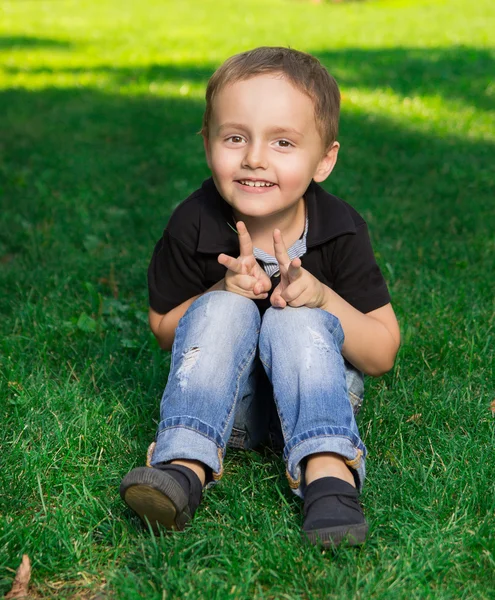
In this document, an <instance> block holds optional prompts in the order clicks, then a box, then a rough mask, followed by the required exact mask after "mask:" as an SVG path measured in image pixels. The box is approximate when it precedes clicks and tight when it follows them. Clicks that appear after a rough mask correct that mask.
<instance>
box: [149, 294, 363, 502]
mask: <svg viewBox="0 0 495 600" xmlns="http://www.w3.org/2000/svg"><path fill="white" fill-rule="evenodd" d="M343 341H344V333H343V330H342V327H341V325H340V321H339V320H338V318H337V317H335V316H334V315H332V314H330V313H328V312H326V311H325V310H323V309H319V308H307V307H300V308H292V307H289V306H287V307H286V308H283V309H281V308H273V307H271V308H269V309H268V310H267V311H266V312H265V314H264V316H263V317H261V316H260V313H259V310H258V308H257V306H256V304H255V303H254V302H253V301H252V300H249V299H248V298H245V297H243V296H240V295H238V294H233V293H231V292H225V291H214V292H208V293H206V294H204V295H203V296H200V297H199V298H198V299H197V300H195V302H194V303H193V304H192V305H191V306H190V307H189V308H188V310H187V311H186V313H185V314H184V316H183V317H182V318H181V319H180V321H179V323H178V325H177V328H176V331H175V341H174V345H173V348H172V358H171V365H170V373H169V377H168V381H167V386H166V388H165V391H164V393H163V397H162V401H161V405H160V423H159V426H158V432H157V436H156V446H155V448H154V451H153V455H152V458H151V465H154V464H157V463H159V462H166V461H171V460H174V459H190V460H199V461H201V462H202V463H204V464H205V465H207V466H208V467H210V468H211V469H212V472H213V479H214V480H218V479H220V478H221V476H222V471H223V458H224V455H225V451H226V447H227V445H228V442H229V439H231V442H233V443H231V445H234V446H237V447H240V446H242V447H252V446H255V445H257V444H258V443H261V442H263V441H266V437H267V435H271V436H272V442H273V441H276V440H275V438H276V437H277V428H275V430H274V429H273V427H271V425H272V426H273V421H274V419H273V417H274V411H273V410H272V406H275V407H276V415H275V416H276V420H275V423H276V425H278V431H279V432H281V434H282V436H283V448H284V449H283V457H284V461H285V464H286V470H287V478H288V480H289V484H290V486H291V488H292V489H293V491H294V492H295V493H296V494H297V495H299V496H303V495H304V487H305V483H304V467H305V459H306V458H307V457H308V456H310V455H312V454H315V453H320V452H333V453H336V454H338V455H340V456H342V457H343V458H344V460H345V462H346V464H347V465H348V466H349V467H350V468H351V470H352V472H353V474H354V477H355V479H356V483H357V486H358V488H359V489H361V488H362V485H363V482H364V478H365V458H366V448H365V446H364V444H363V442H362V441H361V439H360V436H359V432H358V428H357V425H356V421H355V417H354V410H353V405H354V407H355V408H358V407H359V404H360V399H362V384H363V377H362V374H361V373H359V371H357V370H356V369H354V368H353V367H352V366H351V365H350V364H348V363H346V362H345V361H344V358H343V357H342V354H341V351H340V350H341V347H342V344H343ZM352 386H354V387H355V388H356V389H355V390H354V391H353V390H349V389H348V387H352ZM277 415H278V416H277ZM270 421H272V423H271V424H270ZM231 436H232V438H231Z"/></svg>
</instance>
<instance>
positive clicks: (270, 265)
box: [253, 215, 309, 277]
mask: <svg viewBox="0 0 495 600" xmlns="http://www.w3.org/2000/svg"><path fill="white" fill-rule="evenodd" d="M308 223H309V221H308V216H307V215H306V225H305V226H304V233H303V235H302V238H300V239H298V240H296V241H295V242H294V243H293V244H292V246H291V247H290V248H289V249H288V250H287V254H288V255H289V258H290V259H291V260H292V259H294V258H300V257H301V256H303V255H304V254H306V250H307V247H306V237H307V234H308ZM253 254H254V257H255V258H256V259H257V260H258V261H259V262H260V263H261V266H262V267H263V269H264V271H265V273H266V274H267V275H268V277H273V276H274V275H276V276H278V275H279V273H278V262H277V259H276V258H275V257H274V256H272V255H271V254H268V252H265V251H264V250H260V248H254V249H253Z"/></svg>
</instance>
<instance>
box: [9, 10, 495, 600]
mask: <svg viewBox="0 0 495 600" xmlns="http://www.w3.org/2000/svg"><path fill="white" fill-rule="evenodd" d="M494 32H495V5H494V3H493V0H478V1H476V2H469V3H467V2H465V0H429V1H426V0H397V1H392V0H389V1H386V0H383V1H373V0H369V1H367V2H348V3H332V2H322V3H320V4H312V3H310V2H303V1H297V0H244V2H242V3H236V2H230V1H228V0H180V1H179V0H176V1H172V0H148V1H146V2H133V1H131V0H119V1H117V0H77V1H76V0H22V1H19V0H4V2H2V5H1V6H0V206H1V212H0V290H1V293H0V344H1V345H0V411H1V412H0V418H1V420H2V422H3V423H4V426H3V427H2V431H1V433H0V448H1V459H0V464H1V467H0V494H1V497H0V594H4V593H6V592H7V591H8V590H9V589H10V586H11V583H12V578H13V574H14V571H15V569H16V568H17V566H18V564H19V563H20V560H21V557H22V554H23V553H27V554H28V555H29V556H30V558H31V560H32V563H33V575H32V581H31V590H32V592H33V596H34V597H35V598H57V599H63V598H81V599H88V600H89V599H90V598H94V599H95V600H96V599H100V600H101V599H103V598H109V599H110V598H117V599H120V598H125V599H127V598H129V599H134V598H147V599H152V600H154V599H157V600H158V599H164V598H181V599H182V598H191V599H196V598H206V599H221V600H223V599H225V598H235V599H251V598H256V599H279V598H286V599H291V600H292V599H295V598H304V599H312V598H339V599H346V600H347V599H349V598H358V599H363V600H364V599H368V598H380V599H389V598H390V599H394V600H395V599H400V598H407V599H408V600H409V599H413V598H417V599H424V598H434V599H437V598H440V599H444V598H445V599H447V598H452V599H456V600H457V599H468V598H469V599H470V598H476V599H478V598H487V599H490V598H495V485H494V478H495V450H494V437H495V436H494V432H495V428H494V425H495V419H494V416H493V412H492V410H491V408H490V405H491V402H492V401H493V400H494V399H495V391H494V390H495V386H494V383H495V377H494V364H495V360H494V345H495V302H494V295H495V294H494V290H495V269H494V262H495V261H494V256H495V234H494V231H495V200H494V196H495V184H494V179H495V176H494V172H493V161H494V156H495V78H494V75H495V35H494ZM263 44H267V45H285V46H287V45H290V46H292V47H294V48H298V49H301V50H305V51H309V52H312V53H314V54H315V55H316V56H318V57H319V58H320V60H322V61H323V63H324V64H325V65H326V66H327V67H328V69H329V70H330V72H332V73H333V74H334V75H335V77H336V79H337V80H338V82H339V84H340V85H341V88H342V92H343V114H342V119H341V133H340V137H339V139H340V141H341V144H342V151H341V154H340V158H339V163H338V165H337V167H336V170H335V171H334V173H333V174H332V176H331V177H330V179H329V180H327V182H326V183H325V187H326V188H327V189H328V190H330V191H332V192H333V193H334V194H336V195H338V196H340V197H342V198H344V199H346V200H347V201H348V202H350V203H352V204H353V205H354V206H355V207H356V208H357V209H358V210H359V211H360V212H361V213H362V214H363V216H364V217H365V218H366V220H367V221H368V223H369V226H370V230H371V234H372V238H373V243H374V247H375V251H376V254H377V258H378V261H379V263H380V265H381V267H382V269H383V272H384V274H385V276H386V278H387V281H388V283H389V287H390V291H391V293H392V297H393V304H394V307H395V309H396V312H397V315H398V317H399V320H400V324H401V329H402V335H403V345H402V348H401V351H400V353H399V356H398V360H397V363H396V367H395V369H394V370H393V372H391V373H389V374H387V375H386V376H385V377H382V378H380V379H373V380H372V379H368V381H367V385H366V399H365V406H364V409H363V411H362V413H361V414H360V417H359V425H360V429H361V431H362V434H363V437H364V441H365V443H366V445H367V447H368V450H369V460H368V480H367V484H366V487H365V490H364V493H363V497H362V500H363V504H364V507H365V510H366V514H367V517H368V519H369V522H370V536H369V541H368V542H367V543H366V545H365V546H363V547H362V548H360V549H350V548H345V547H343V548H341V549H339V550H338V551H337V552H329V551H326V552H321V551H320V550H318V549H317V548H313V547H307V546H304V545H302V544H301V542H300V538H299V529H300V525H301V522H302V515H301V504H300V502H299V500H298V499H297V498H295V497H294V496H292V495H291V493H290V490H289V487H288V484H287V482H286V480H285V477H284V468H283V465H282V463H281V460H280V459H279V457H277V456H275V455H273V454H271V453H270V452H269V451H263V452H260V453H256V452H248V453H242V452H230V453H228V454H227V459H226V474H225V477H224V479H223V480H222V482H221V484H220V485H219V486H217V487H216V489H214V490H210V491H208V492H207V493H206V495H205V500H204V502H203V504H202V505H201V507H200V509H199V511H198V513H197V516H196V518H195V520H194V522H193V523H192V525H191V527H190V528H189V529H188V530H187V531H186V532H185V533H182V534H175V535H167V536H162V537H159V538H155V537H153V536H150V535H149V533H148V532H147V531H145V530H143V529H142V528H141V526H140V524H139V522H138V520H137V519H136V518H135V517H134V516H133V515H132V514H131V512H130V511H129V510H128V509H127V508H126V507H125V505H123V504H122V502H121V500H120V497H119V495H118V485H119V482H120V479H121V478H122V476H123V475H124V474H125V473H126V472H127V471H128V470H129V469H130V468H132V467H133V466H138V465H142V464H143V463H144V459H145V453H146V448H147V446H148V444H149V443H150V441H152V439H153V436H154V433H155V427H156V423H157V420H158V407H159V399H160V395H161V391H162V389H163V386H164V384H165V382H166V377H167V372H168V365H169V354H168V353H165V352H162V351H161V350H160V349H159V348H158V346H157V344H156V342H155V341H154V339H153V338H152V335H151V334H150V333H149V330H148V327H147V288H146V268H147V264H148V261H149V258H150V255H151V252H152V248H153V245H154V242H155V241H156V240H157V239H158V238H159V237H160V235H161V232H162V229H163V227H164V226H165V225H166V222H167V219H168V217H169V216H170V214H171V211H172V210H173V208H174V207H175V206H176V205H177V203H178V202H180V201H181V200H182V199H183V198H185V197H186V196H187V195H188V193H190V192H191V191H192V190H194V189H195V188H196V187H198V185H199V184H200V183H201V181H202V180H203V179H204V178H206V177H207V176H208V169H207V166H206V164H205V162H204V159H203V152H202V143H201V139H200V137H199V136H198V135H197V133H196V132H197V131H198V130H199V128H200V124H201V116H202V111H203V95H204V89H205V84H206V81H207V79H208V77H209V76H210V75H211V73H212V71H213V70H214V68H215V67H216V66H217V65H218V64H220V62H222V60H224V59H225V58H226V57H227V56H229V55H231V54H233V53H235V52H239V51H242V50H245V49H247V48H250V47H254V46H257V45H263Z"/></svg>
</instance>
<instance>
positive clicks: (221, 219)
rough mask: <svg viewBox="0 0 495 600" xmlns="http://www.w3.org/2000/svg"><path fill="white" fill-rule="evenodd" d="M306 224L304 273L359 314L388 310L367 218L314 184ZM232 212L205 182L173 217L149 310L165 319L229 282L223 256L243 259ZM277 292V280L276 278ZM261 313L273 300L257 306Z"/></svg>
mask: <svg viewBox="0 0 495 600" xmlns="http://www.w3.org/2000/svg"><path fill="white" fill-rule="evenodd" d="M304 198H305V200H306V207H307V215H308V221H309V227H308V234H307V238H306V244H307V251H306V254H304V255H303V256H302V257H301V261H302V266H303V268H304V269H306V270H307V271H309V272H310V273H312V274H313V275H314V276H315V277H316V278H317V279H319V280H320V281H322V282H323V283H324V284H326V285H327V286H328V287H330V288H331V289H333V290H334V291H335V292H336V293H337V294H339V296H342V298H344V300H347V302H349V304H351V305H352V306H354V308H356V309H357V310H359V311H361V312H363V313H368V312H370V311H372V310H375V309H377V308H380V307H381V306H384V305H385V304H388V303H389V302H390V296H389V293H388V290H387V285H386V283H385V280H384V278H383V275H382V273H381V271H380V268H379V267H378V265H377V264H376V261H375V257H374V254H373V249H372V247H371V242H370V239H369V235H368V228H367V225H366V223H365V221H364V220H363V219H362V217H361V216H360V215H359V214H358V213H357V212H356V211H355V210H354V209H353V208H352V207H351V206H350V205H349V204H347V203H346V202H344V201H343V200H340V199H339V198H337V197H336V196H332V195H331V194H329V193H328V192H326V191H325V190H324V189H323V188H322V187H321V186H319V185H318V184H317V183H315V182H311V184H310V185H309V187H308V189H307V190H306V193H305V194H304ZM234 227H235V222H234V220H233V214H232V208H231V206H230V205H229V204H227V202H225V200H224V199H223V198H222V197H221V196H220V194H219V193H218V191H217V189H216V187H215V184H214V183H213V180H212V179H211V178H210V179H207V180H206V181H205V182H204V183H203V185H202V186H201V188H200V189H199V190H196V191H195V192H194V193H193V194H191V196H189V198H187V199H186V200H184V201H183V202H182V203H181V204H179V206H178V207H177V208H176V209H175V210H174V212H173V214H172V216H171V217H170V219H169V222H168V225H167V227H166V229H165V231H164V232H163V236H162V238H161V239H160V240H159V241H158V243H157V244H156V246H155V250H154V252H153V256H152V258H151V263H150V266H149V268H148V288H149V301H150V306H151V308H152V309H153V310H154V311H156V312H157V313H159V314H165V313H167V312H168V311H170V310H172V309H173V308H174V307H176V306H178V305H179V304H182V302H185V301H186V300H188V299H189V298H192V297H193V296H196V295H197V294H201V293H203V292H205V291H206V290H207V289H209V288H210V287H211V286H212V285H214V284H215V283H217V282H218V281H220V279H222V278H223V277H224V276H225V273H226V270H227V269H226V268H225V267H224V266H223V265H220V264H219V263H218V262H217V257H218V255H219V254H220V253H222V252H224V253H225V254H229V255H230V256H234V257H237V256H239V241H238V236H237V233H236V232H235V231H234ZM271 280H272V286H273V287H272V289H274V288H275V286H276V285H277V284H278V281H279V278H278V277H276V276H274V277H272V278H271ZM255 302H256V304H257V305H258V307H259V309H260V312H261V313H263V312H264V311H265V310H266V309H267V308H268V307H269V306H270V298H269V297H268V298H267V299H266V300H256V301H255Z"/></svg>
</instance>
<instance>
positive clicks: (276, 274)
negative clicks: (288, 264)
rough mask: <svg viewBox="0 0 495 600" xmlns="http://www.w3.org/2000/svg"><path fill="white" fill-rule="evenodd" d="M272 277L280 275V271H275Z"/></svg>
mask: <svg viewBox="0 0 495 600" xmlns="http://www.w3.org/2000/svg"><path fill="white" fill-rule="evenodd" d="M272 277H280V271H275V273H274V274H273V275H272Z"/></svg>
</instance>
